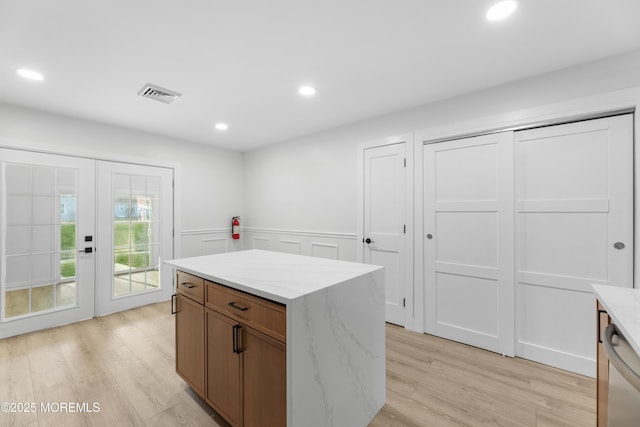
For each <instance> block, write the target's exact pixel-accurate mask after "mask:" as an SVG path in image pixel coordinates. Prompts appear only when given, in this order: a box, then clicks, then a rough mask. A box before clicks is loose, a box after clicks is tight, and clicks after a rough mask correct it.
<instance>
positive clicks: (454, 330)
mask: <svg viewBox="0 0 640 427" xmlns="http://www.w3.org/2000/svg"><path fill="white" fill-rule="evenodd" d="M512 141H513V134H512V133H511V132H504V133H497V134H492V135H484V136H478V137H473V138H465V139H460V140H453V141H447V142H441V143H436V144H428V145H425V146H424V148H423V155H424V159H423V160H424V240H423V241H424V257H425V259H424V281H425V308H426V319H425V320H426V322H425V330H426V332H428V333H431V334H434V335H438V336H441V337H445V338H449V339H452V340H455V341H459V342H463V343H467V344H471V345H474V346H477V347H481V348H485V349H488V350H492V351H496V352H499V353H502V354H506V355H513V340H514V305H513V295H514V294H513V292H514V286H513V279H514V253H513V246H514V244H513V143H512Z"/></svg>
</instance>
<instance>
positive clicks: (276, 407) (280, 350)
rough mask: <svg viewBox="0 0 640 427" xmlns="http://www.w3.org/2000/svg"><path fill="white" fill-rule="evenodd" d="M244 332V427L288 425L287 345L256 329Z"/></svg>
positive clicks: (244, 329)
mask: <svg viewBox="0 0 640 427" xmlns="http://www.w3.org/2000/svg"><path fill="white" fill-rule="evenodd" d="M241 331H242V341H243V342H242V347H243V351H242V353H241V355H242V359H243V360H242V365H243V371H244V375H243V384H242V389H243V402H244V426H245V427H262V426H265V425H268V426H286V425H287V411H286V409H287V391H286V382H285V381H286V369H287V366H286V356H285V354H286V347H285V344H283V343H281V342H280V341H277V340H274V339H273V338H271V337H268V336H266V335H264V334H261V333H260V332H257V331H255V330H254V329H252V328H242V330H241ZM265 420H269V422H267V423H265Z"/></svg>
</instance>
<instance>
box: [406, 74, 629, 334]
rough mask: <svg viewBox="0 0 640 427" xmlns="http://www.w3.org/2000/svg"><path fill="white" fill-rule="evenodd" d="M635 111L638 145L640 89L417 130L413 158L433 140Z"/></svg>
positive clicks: (419, 323)
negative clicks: (425, 144) (621, 111)
mask: <svg viewBox="0 0 640 427" xmlns="http://www.w3.org/2000/svg"><path fill="white" fill-rule="evenodd" d="M624 109H635V110H636V114H635V115H634V144H636V143H639V142H640V111H638V110H639V109H640V86H639V87H634V88H631V89H625V90H620V91H615V92H607V93H603V94H598V95H594V96H588V97H582V98H577V99H572V100H568V101H563V102H558V103H554V104H547V105H543V106H536V107H531V108H524V109H521V110H515V111H505V112H503V113H500V114H494V115H491V116H486V117H481V118H477V119H471V120H465V121H460V122H455V123H452V124H447V125H443V126H435V127H431V128H425V129H419V130H416V131H415V133H414V135H415V143H414V158H416V159H421V156H422V149H423V148H422V147H423V145H424V143H425V142H430V141H434V140H445V139H455V138H457V137H460V136H463V135H464V136H470V135H474V134H483V133H487V132H493V131H497V130H515V129H517V128H519V127H525V126H529V125H532V124H536V123H541V122H551V121H564V120H566V121H570V120H571V119H577V118H579V117H584V116H589V115H591V116H593V115H600V114H601V115H605V114H607V113H609V112H611V111H618V110H624ZM634 164H635V165H638V164H640V150H638V149H636V150H634ZM423 175H424V165H423V163H422V161H418V162H415V164H414V202H415V203H414V208H415V210H414V218H419V219H420V220H418V221H416V222H415V224H414V225H415V226H414V242H415V245H414V263H413V266H414V275H413V277H414V284H415V285H414V319H415V321H414V328H413V330H415V331H419V332H424V331H425V329H424V321H425V301H424V261H423V259H424V247H423V236H424V229H423V221H422V218H424V212H423V210H424V200H423V199H424V188H423ZM638 189H640V174H634V199H636V200H637V198H638V197H639V195H640V194H639V193H638ZM634 223H635V224H640V209H635V208H634ZM639 238H640V227H635V231H634V247H637V244H636V242H638V241H639V240H638V239H639ZM638 283H640V251H638V250H636V251H635V252H634V287H635V288H640V286H639V285H638Z"/></svg>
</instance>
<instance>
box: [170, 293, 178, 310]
mask: <svg viewBox="0 0 640 427" xmlns="http://www.w3.org/2000/svg"><path fill="white" fill-rule="evenodd" d="M175 300H176V294H173V295H171V314H176V313H177V312H178V310H176V306H174V305H173V302H174V301H175Z"/></svg>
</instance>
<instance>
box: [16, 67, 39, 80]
mask: <svg viewBox="0 0 640 427" xmlns="http://www.w3.org/2000/svg"><path fill="white" fill-rule="evenodd" d="M16 73H18V75H19V76H20V77H22V78H24V79H27V80H35V81H38V82H39V81H42V80H44V76H43V75H42V74H40V73H39V72H37V71H33V70H28V69H26V68H18V69H17V70H16Z"/></svg>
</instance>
